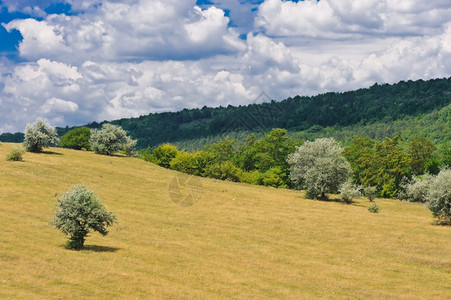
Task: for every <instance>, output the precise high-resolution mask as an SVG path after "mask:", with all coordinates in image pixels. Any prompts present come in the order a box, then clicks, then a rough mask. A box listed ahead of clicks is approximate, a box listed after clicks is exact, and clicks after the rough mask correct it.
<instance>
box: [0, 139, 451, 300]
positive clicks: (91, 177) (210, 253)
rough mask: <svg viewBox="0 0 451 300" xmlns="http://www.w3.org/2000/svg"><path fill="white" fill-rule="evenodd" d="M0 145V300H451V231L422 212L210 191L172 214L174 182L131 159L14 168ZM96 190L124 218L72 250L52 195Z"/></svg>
mask: <svg viewBox="0 0 451 300" xmlns="http://www.w3.org/2000/svg"><path fill="white" fill-rule="evenodd" d="M11 146H12V144H7V143H3V144H0V228H1V234H0V299H5V298H15V299H31V298H32V299H56V298H58V299H81V298H93V299H94V298H95V299H99V298H100V299H102V298H103V299H111V298H124V299H143V298H168V299H174V298H176V299H179V298H189V299H193V298H194V299H199V298H209V299H216V298H227V299H229V298H292V299H298V298H304V299H310V298H332V297H338V298H365V299H367V298H384V299H387V298H395V299H396V298H399V299H413V298H418V299H419V298H423V299H434V298H435V299H450V298H451V255H450V253H451V228H450V227H449V226H448V227H443V226H434V225H432V216H431V214H430V213H429V211H428V210H427V209H426V208H425V207H424V206H423V205H419V204H412V203H406V202H400V201H396V200H384V199H379V200H378V201H377V203H378V204H379V206H380V207H381V208H382V210H381V212H380V213H378V214H372V213H369V212H368V211H367V206H368V205H369V202H368V201H367V200H365V199H360V200H358V201H357V202H356V203H354V204H352V205H344V204H340V203H336V202H321V201H312V200H306V199H303V197H302V196H303V193H302V192H298V191H290V190H277V189H272V188H265V187H259V186H251V185H246V184H234V183H228V182H222V181H216V180H211V179H201V182H202V185H203V194H202V197H201V199H200V200H199V202H198V203H197V204H196V205H194V206H191V207H186V208H184V207H180V206H177V205H175V204H174V203H173V202H171V200H170V197H169V193H168V186H169V183H170V181H171V179H173V178H174V177H175V176H176V175H177V174H178V173H177V172H173V171H170V170H166V169H163V168H160V167H158V166H155V165H152V164H150V163H146V162H144V161H141V160H139V159H135V158H125V157H107V156H100V155H95V154H93V153H89V152H83V151H72V150H64V149H49V150H50V151H51V152H52V153H43V154H32V153H26V154H25V155H24V160H25V161H24V162H8V161H6V160H5V157H6V154H7V153H8V152H9V149H10V148H11ZM74 184H85V185H87V186H88V187H89V188H90V189H92V190H94V191H95V193H96V195H98V196H99V197H100V198H101V199H102V201H103V203H104V205H105V206H106V207H107V209H109V210H112V211H113V212H114V213H115V214H116V215H117V217H118V220H119V224H118V225H116V226H114V227H112V228H111V231H110V234H109V235H108V236H107V237H101V236H100V235H99V234H96V233H94V234H92V235H91V236H90V237H88V239H87V241H86V246H87V250H83V251H78V252H77V251H69V250H66V249H65V248H64V244H65V242H66V238H65V237H64V235H63V234H62V233H61V232H59V231H58V230H56V229H55V228H53V227H50V226H49V225H48V223H49V222H50V221H51V219H52V218H53V213H54V205H55V204H56V200H55V195H56V194H57V193H61V192H64V191H66V190H67V189H68V188H69V187H71V186H73V185H74Z"/></svg>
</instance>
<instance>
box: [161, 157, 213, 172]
mask: <svg viewBox="0 0 451 300" xmlns="http://www.w3.org/2000/svg"><path fill="white" fill-rule="evenodd" d="M214 159H215V157H214V155H213V154H212V153H210V152H206V151H197V152H193V153H188V152H185V151H180V152H179V153H178V154H177V156H176V157H175V158H173V159H172V160H171V162H170V166H171V169H173V170H177V171H180V172H184V173H188V174H193V175H198V176H205V171H206V168H207V166H209V165H211V164H212V163H213V161H214Z"/></svg>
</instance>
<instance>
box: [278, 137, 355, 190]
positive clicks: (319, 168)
mask: <svg viewBox="0 0 451 300" xmlns="http://www.w3.org/2000/svg"><path fill="white" fill-rule="evenodd" d="M342 153H343V149H342V148H341V147H340V146H339V145H338V143H337V142H336V141H335V140H334V139H332V138H322V139H317V140H315V141H314V142H306V143H305V144H304V145H303V146H300V147H297V149H296V152H295V153H292V154H290V155H289V156H288V160H287V161H288V163H289V164H290V169H291V174H290V178H291V180H292V181H293V183H294V185H295V187H297V188H300V187H302V186H303V185H305V186H306V188H307V196H308V197H311V198H314V199H316V198H318V196H320V197H321V198H325V193H334V192H337V191H338V188H339V187H340V186H341V185H342V184H343V183H344V182H345V181H346V180H347V179H348V177H349V175H351V173H352V171H351V166H350V165H349V163H348V161H347V160H346V159H345V158H344V157H343V156H342Z"/></svg>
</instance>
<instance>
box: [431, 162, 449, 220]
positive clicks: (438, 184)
mask: <svg viewBox="0 0 451 300" xmlns="http://www.w3.org/2000/svg"><path fill="white" fill-rule="evenodd" d="M426 199H427V201H428V204H427V205H428V208H429V209H430V210H431V212H432V215H433V216H434V217H435V222H436V223H437V224H443V225H445V224H451V169H448V168H446V169H442V170H441V171H440V173H439V174H438V175H437V176H436V177H435V178H434V179H433V180H431V183H430V184H429V189H428V192H427V195H426Z"/></svg>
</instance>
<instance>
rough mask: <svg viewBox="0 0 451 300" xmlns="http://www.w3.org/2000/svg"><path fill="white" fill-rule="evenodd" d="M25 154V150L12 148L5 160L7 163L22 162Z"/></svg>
mask: <svg viewBox="0 0 451 300" xmlns="http://www.w3.org/2000/svg"><path fill="white" fill-rule="evenodd" d="M24 153H25V149H24V148H23V147H21V146H12V147H11V150H10V151H9V153H8V155H6V160H8V161H23V157H22V155H23V154H24Z"/></svg>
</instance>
